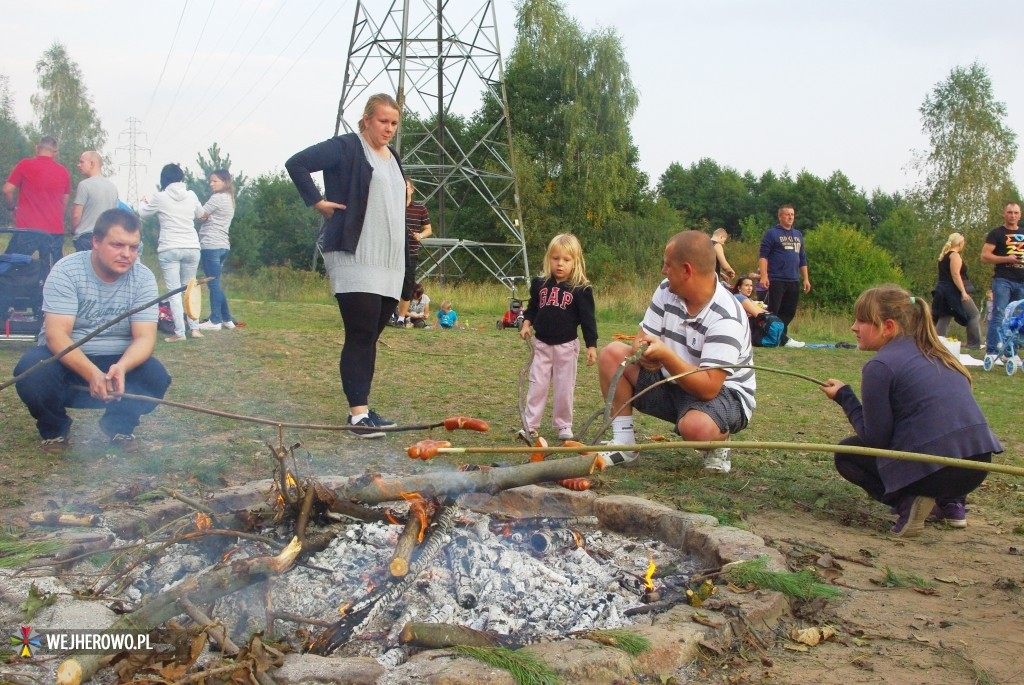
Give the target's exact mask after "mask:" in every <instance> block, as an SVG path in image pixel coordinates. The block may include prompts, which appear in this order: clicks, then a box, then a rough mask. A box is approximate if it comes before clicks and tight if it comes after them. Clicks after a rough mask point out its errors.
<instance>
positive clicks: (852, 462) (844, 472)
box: [835, 436, 992, 506]
mask: <svg viewBox="0 0 1024 685" xmlns="http://www.w3.org/2000/svg"><path fill="white" fill-rule="evenodd" d="M839 444H841V445H853V446H856V447H864V446H865V445H864V443H863V442H862V441H861V439H860V438H858V437H856V436H851V437H849V438H844V439H843V440H842V441H841V442H840V443H839ZM966 459H967V460H968V461H983V462H991V461H992V453H991V452H986V453H985V454H976V455H974V456H972V457H966ZM835 461H836V470H837V471H839V475H840V476H842V477H843V478H845V479H846V480H848V481H850V482H851V483H853V484H854V485H856V486H857V487H859V488H862V489H863V490H864V491H865V492H867V493H868V494H869V495H870V496H871V498H872V499H875V500H878V501H879V502H881V503H883V504H888V505H890V506H892V505H895V504H897V503H898V502H899V501H900V500H901V499H903V498H904V497H906V496H907V495H919V496H922V497H934V498H935V499H936V500H937V501H938V503H939V504H946V503H948V502H960V503H961V504H963V503H964V501H965V500H966V498H967V494H968V493H970V492H973V491H974V490H975V489H976V488H977V487H978V486H979V485H981V483H982V482H983V481H984V480H985V476H987V475H988V472H986V471H976V470H974V469H958V468H955V467H952V466H946V467H943V468H941V469H939V470H938V471H936V472H934V473H931V474H928V475H927V476H925V477H924V478H922V479H921V480H919V481H916V482H914V483H911V484H910V485H908V486H907V487H905V488H902V489H901V490H897V491H896V492H891V493H889V494H888V495H887V494H885V485H884V484H883V483H882V479H881V477H880V476H879V475H878V461H877V460H876V459H875V458H874V457H864V456H861V455H859V454H836V455H835Z"/></svg>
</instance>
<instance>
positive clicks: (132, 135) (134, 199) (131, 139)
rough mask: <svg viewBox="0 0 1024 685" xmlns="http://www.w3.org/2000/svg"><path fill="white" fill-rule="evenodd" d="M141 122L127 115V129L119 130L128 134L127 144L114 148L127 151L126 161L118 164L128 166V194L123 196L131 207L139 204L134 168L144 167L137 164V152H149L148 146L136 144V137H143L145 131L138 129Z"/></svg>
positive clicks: (144, 166)
mask: <svg viewBox="0 0 1024 685" xmlns="http://www.w3.org/2000/svg"><path fill="white" fill-rule="evenodd" d="M141 123H142V122H141V121H139V120H138V119H136V118H135V117H128V129H127V130H125V131H121V136H125V135H127V136H128V144H127V145H121V146H119V147H117V148H116V149H117V150H127V151H128V162H127V163H124V162H122V163H121V164H119V165H118V166H126V167H128V195H127V197H126V198H125V202H126V203H127V204H128V206H129V207H132V208H135V207H138V205H139V180H138V173H137V172H136V169H137V168H138V167H140V166H141V167H142V168H143V169H145V168H146V165H145V164H139V161H138V153H139V152H145V153H146V154H149V148H148V147H142V146H141V145H139V144H138V137H139V136H144V137H145V135H146V134H145V132H143V131H142V130H140V129H141V127H140V124H141Z"/></svg>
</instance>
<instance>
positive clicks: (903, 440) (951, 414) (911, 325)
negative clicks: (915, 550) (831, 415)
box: [821, 285, 1003, 537]
mask: <svg viewBox="0 0 1024 685" xmlns="http://www.w3.org/2000/svg"><path fill="white" fill-rule="evenodd" d="M853 317H854V323H853V332H854V334H855V335H856V336H857V347H858V349H861V350H867V351H871V352H877V354H876V355H875V356H874V357H872V358H871V359H870V360H869V361H868V363H867V364H865V365H864V368H863V369H862V370H861V394H862V396H863V398H864V401H863V404H862V403H861V401H860V400H858V399H857V395H856V394H854V392H853V390H852V389H850V386H848V385H846V384H845V383H843V382H842V381H839V380H836V379H834V378H830V379H828V383H827V384H826V385H824V386H822V388H821V391H822V392H823V393H825V395H826V396H828V398H829V399H831V400H833V401H835V402H836V403H837V404H839V406H841V407H842V408H843V411H844V412H845V413H846V417H847V419H849V421H850V424H851V425H852V426H853V429H854V431H855V432H856V435H855V436H851V437H848V438H845V439H844V440H843V441H842V443H841V444H843V445H855V446H863V447H875V448H881V449H889V450H898V451H903V452H922V453H924V454H935V455H938V456H942V457H951V458H953V459H966V460H970V461H981V462H991V461H992V454H993V453H999V452H1002V451H1003V448H1002V445H1000V444H999V440H998V439H997V438H996V436H995V435H993V434H992V431H991V430H990V429H989V427H988V423H987V422H986V421H985V417H984V415H983V414H982V413H981V408H980V407H978V403H977V401H975V399H974V395H973V393H972V392H971V374H970V373H969V372H968V371H967V369H965V368H964V367H963V365H962V364H961V363H960V361H959V360H958V359H957V358H956V357H954V356H953V355H952V353H950V351H949V350H948V349H947V348H946V346H945V345H943V344H942V342H941V341H940V340H939V338H938V334H937V333H936V332H935V325H934V324H933V323H932V317H931V308H930V307H929V306H928V303H927V302H925V301H924V300H923V299H921V298H920V297H912V296H911V295H910V294H909V293H908V292H907V291H906V290H904V289H903V288H900V287H899V286H896V285H883V286H879V287H877V288H871V289H870V290H867V291H865V292H864V293H863V294H862V295H861V296H860V297H859V298H858V299H857V303H856V304H855V305H854V308H853ZM835 464H836V470H837V471H839V475H840V476H842V477H843V478H845V479H846V480H848V481H850V482H851V483H853V484H854V485H856V486H858V487H860V488H862V489H863V490H864V491H865V492H867V493H868V495H870V496H871V498H872V499H875V500H878V501H879V502H882V503H883V504H888V505H889V506H890V507H892V510H893V513H895V514H897V515H898V518H897V520H896V525H895V526H893V528H892V533H893V535H898V536H902V537H913V536H916V535H920V534H921V532H922V531H923V530H924V522H925V520H926V518H928V516H929V515H931V516H933V517H934V518H936V519H939V520H941V521H945V522H946V523H948V524H949V525H951V526H953V527H954V528H964V527H966V526H967V510H966V507H965V505H966V502H967V500H966V497H967V494H968V493H970V492H972V491H973V490H974V489H975V488H977V487H978V486H979V485H981V483H982V481H984V480H985V476H986V472H985V471H976V470H968V469H960V468H955V467H949V466H940V465H938V464H926V463H922V462H914V461H904V460H899V459H884V458H881V457H879V458H877V459H876V458H872V457H863V456H860V455H855V454H841V453H837V454H836V455H835Z"/></svg>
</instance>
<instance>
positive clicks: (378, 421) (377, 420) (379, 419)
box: [369, 409, 398, 428]
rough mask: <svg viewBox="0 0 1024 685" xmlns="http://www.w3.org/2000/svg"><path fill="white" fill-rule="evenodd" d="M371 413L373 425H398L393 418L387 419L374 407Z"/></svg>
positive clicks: (389, 426) (386, 426) (381, 426)
mask: <svg viewBox="0 0 1024 685" xmlns="http://www.w3.org/2000/svg"><path fill="white" fill-rule="evenodd" d="M369 413H370V421H373V425H375V426H377V427H378V428H394V427H395V426H397V425H398V424H397V423H395V422H394V421H392V420H391V419H385V418H384V417H383V416H381V415H380V414H378V413H377V412H375V411H374V410H372V409H371V410H370V412H369Z"/></svg>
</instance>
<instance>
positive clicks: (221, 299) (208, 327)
mask: <svg viewBox="0 0 1024 685" xmlns="http://www.w3.org/2000/svg"><path fill="white" fill-rule="evenodd" d="M210 190H211V191H213V195H211V196H210V199H209V200H207V201H206V204H205V205H203V215H202V216H201V217H199V221H201V222H202V224H203V225H202V227H200V229H199V246H200V252H199V261H200V262H201V263H202V265H203V273H205V274H206V275H207V276H209V277H210V278H212V279H213V280H212V281H210V282H209V283H207V287H209V288H210V320H209V321H205V322H203V323H201V324H199V329H200V330H203V331H219V330H220V329H221V328H234V327H235V320H234V319H232V318H231V310H230V309H228V298H227V296H226V295H225V294H224V287H223V286H222V285H221V282H220V275H221V272H222V271H223V269H224V260H226V259H227V258H228V252H229V251H230V250H231V243H230V241H229V240H228V231H229V230H230V229H231V220H232V219H233V218H234V217H235V184H234V181H233V180H232V179H231V173H230V172H229V171H228V170H227V169H217V170H216V171H211V172H210Z"/></svg>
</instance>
